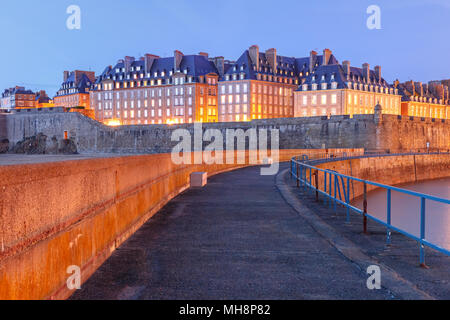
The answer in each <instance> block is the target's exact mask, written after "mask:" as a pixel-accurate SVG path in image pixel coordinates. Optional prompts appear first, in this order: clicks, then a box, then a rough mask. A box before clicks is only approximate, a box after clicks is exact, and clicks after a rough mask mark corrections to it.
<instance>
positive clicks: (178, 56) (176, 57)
mask: <svg viewBox="0 0 450 320" xmlns="http://www.w3.org/2000/svg"><path fill="white" fill-rule="evenodd" d="M183 56H184V54H183V53H182V52H181V51H178V50H175V52H174V53H173V68H174V70H175V72H177V71H179V70H180V66H181V61H182V60H183Z"/></svg>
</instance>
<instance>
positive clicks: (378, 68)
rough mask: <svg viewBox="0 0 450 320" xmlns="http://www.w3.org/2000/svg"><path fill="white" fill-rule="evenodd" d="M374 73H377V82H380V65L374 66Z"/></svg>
mask: <svg viewBox="0 0 450 320" xmlns="http://www.w3.org/2000/svg"><path fill="white" fill-rule="evenodd" d="M375 74H376V75H377V78H378V79H377V80H378V82H381V67H380V66H376V67H375Z"/></svg>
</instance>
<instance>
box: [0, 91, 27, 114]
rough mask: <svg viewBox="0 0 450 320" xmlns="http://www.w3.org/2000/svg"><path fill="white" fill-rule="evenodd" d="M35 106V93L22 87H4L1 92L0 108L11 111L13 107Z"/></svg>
mask: <svg viewBox="0 0 450 320" xmlns="http://www.w3.org/2000/svg"><path fill="white" fill-rule="evenodd" d="M35 107H36V94H35V93H34V92H33V91H31V90H27V89H25V88H24V87H19V86H16V87H14V88H9V89H6V90H5V91H4V92H3V93H2V97H1V100H0V109H1V110H4V111H11V110H14V109H30V108H35Z"/></svg>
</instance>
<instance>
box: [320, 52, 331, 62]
mask: <svg viewBox="0 0 450 320" xmlns="http://www.w3.org/2000/svg"><path fill="white" fill-rule="evenodd" d="M330 58H331V50H330V49H325V50H323V62H322V65H324V66H327V65H328V63H329V62H330Z"/></svg>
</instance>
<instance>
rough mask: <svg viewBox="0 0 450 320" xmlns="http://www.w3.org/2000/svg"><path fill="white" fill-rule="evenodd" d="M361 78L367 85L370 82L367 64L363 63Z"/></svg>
mask: <svg viewBox="0 0 450 320" xmlns="http://www.w3.org/2000/svg"><path fill="white" fill-rule="evenodd" d="M362 70H363V77H364V79H365V80H366V82H367V83H369V82H370V65H369V64H368V63H364V64H363V65H362Z"/></svg>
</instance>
